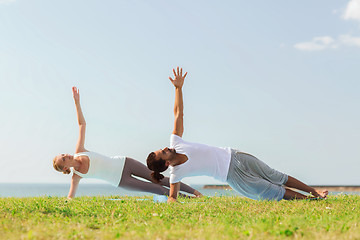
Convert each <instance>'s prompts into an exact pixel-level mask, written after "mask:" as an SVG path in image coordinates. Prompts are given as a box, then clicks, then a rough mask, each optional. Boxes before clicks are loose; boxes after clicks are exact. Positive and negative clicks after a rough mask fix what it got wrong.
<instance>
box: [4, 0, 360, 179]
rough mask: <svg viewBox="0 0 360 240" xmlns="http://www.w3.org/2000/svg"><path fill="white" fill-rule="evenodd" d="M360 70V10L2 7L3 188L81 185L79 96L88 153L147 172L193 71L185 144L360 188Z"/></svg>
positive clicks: (160, 3) (138, 4) (323, 6)
mask: <svg viewBox="0 0 360 240" xmlns="http://www.w3.org/2000/svg"><path fill="white" fill-rule="evenodd" d="M359 63H360V0H350V1H349V0H348V1H335V0H326V1H325V0H319V1H265V0H263V1H256V2H254V1H253V2H251V1H242V0H240V1H238V0H229V1H212V0H210V1H209V0H206V1H205V0H199V1H192V0H181V1H178V0H174V1H166V0H153V1H147V0H133V1H124V0H122V1H115V0H109V1H95V0H86V1H85V0H79V1H69V0H63V1H45V0H26V1H25V0H0V111H1V115H0V116H1V118H0V182H1V183H11V182H17V183H20V182H26V183H69V181H70V178H71V176H66V175H63V174H61V173H59V172H56V171H55V170H54V169H53V167H52V159H53V157H54V156H55V155H57V154H60V153H71V154H72V153H74V151H75V144H76V140H77V137H78V126H77V120H76V112H75V106H74V102H73V99H72V92H71V87H72V86H77V87H78V88H79V89H80V98H81V104H82V108H83V112H84V115H85V119H86V122H87V133H86V143H85V147H86V148H87V149H88V150H91V151H95V152H98V153H101V154H104V155H107V156H116V155H122V156H128V157H132V158H135V159H137V160H139V161H140V162H142V163H145V159H146V157H147V155H148V153H149V152H151V151H154V150H157V149H160V148H163V147H165V146H168V145H169V138H170V134H171V132H172V128H173V120H174V117H173V104H174V87H173V86H172V84H171V83H170V81H169V80H168V77H169V76H171V74H172V68H174V67H176V66H181V67H183V69H184V71H187V72H188V76H187V77H186V80H185V84H184V88H183V94H184V129H185V131H184V135H183V138H184V139H185V140H187V141H190V142H200V143H204V144H208V145H213V146H218V147H232V148H236V149H239V150H240V151H244V152H248V153H251V154H253V155H255V156H257V157H258V158H259V159H260V160H262V161H264V162H266V163H267V164H268V165H269V166H271V167H272V168H275V169H277V170H280V171H282V172H285V173H287V174H289V175H291V176H294V177H296V178H298V179H300V180H302V181H304V182H306V183H308V184H315V185H317V184H319V185H359V184H360V174H359V170H360V156H359V149H360V148H359V139H360V126H359V123H360V94H359V91H360V81H359V80H360V79H359V69H360V68H359ZM84 182H101V181H97V180H95V181H94V180H85V181H84ZM184 182H186V183H189V184H220V183H221V182H218V181H216V180H214V179H213V178H211V177H192V178H186V179H184Z"/></svg>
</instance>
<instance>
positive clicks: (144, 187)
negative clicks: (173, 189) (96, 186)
mask: <svg viewBox="0 0 360 240" xmlns="http://www.w3.org/2000/svg"><path fill="white" fill-rule="evenodd" d="M131 160H132V161H131ZM131 160H130V161H129V158H126V160H125V164H124V170H123V173H122V176H121V180H120V183H119V187H123V188H125V189H128V190H131V191H141V192H149V193H154V194H159V195H169V189H167V188H164V187H162V186H161V185H159V184H155V183H152V182H144V181H141V180H139V179H136V178H134V177H133V176H132V174H133V171H132V170H133V168H134V167H136V166H135V165H136V164H134V162H133V161H135V160H133V159H131ZM140 164H141V163H140ZM134 175H135V174H134Z"/></svg>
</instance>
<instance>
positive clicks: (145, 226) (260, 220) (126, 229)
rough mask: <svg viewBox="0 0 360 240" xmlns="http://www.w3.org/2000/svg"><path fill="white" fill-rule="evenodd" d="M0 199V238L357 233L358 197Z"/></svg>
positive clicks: (345, 236)
mask: <svg viewBox="0 0 360 240" xmlns="http://www.w3.org/2000/svg"><path fill="white" fill-rule="evenodd" d="M121 199H122V200H119V201H110V200H109V197H79V198H75V199H73V200H70V201H68V200H67V199H66V198H59V197H36V198H0V239H360V226H359V225H360V196H357V195H336V196H330V197H329V198H328V199H327V200H323V201H280V202H270V201H253V200H249V199H246V198H241V197H211V198H209V197H205V198H202V199H179V201H180V202H181V203H175V204H166V203H153V201H152V197H150V196H149V197H145V199H146V200H143V199H144V198H139V197H121Z"/></svg>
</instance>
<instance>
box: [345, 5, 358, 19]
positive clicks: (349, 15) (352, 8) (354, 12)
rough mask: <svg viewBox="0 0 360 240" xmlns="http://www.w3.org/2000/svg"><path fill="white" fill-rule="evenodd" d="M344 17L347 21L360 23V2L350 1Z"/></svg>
mask: <svg viewBox="0 0 360 240" xmlns="http://www.w3.org/2000/svg"><path fill="white" fill-rule="evenodd" d="M343 17H344V19H346V20H349V19H353V20H357V21H360V0H350V2H349V3H348V4H347V6H346V9H345V13H344V16H343Z"/></svg>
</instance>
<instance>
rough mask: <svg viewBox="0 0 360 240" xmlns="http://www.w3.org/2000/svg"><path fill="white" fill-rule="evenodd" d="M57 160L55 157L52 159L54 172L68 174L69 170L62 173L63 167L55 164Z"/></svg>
mask: <svg viewBox="0 0 360 240" xmlns="http://www.w3.org/2000/svg"><path fill="white" fill-rule="evenodd" d="M57 159H58V157H57V156H56V157H54V159H53V167H54V169H55V170H56V171H58V172H62V173H63V174H70V172H71V171H70V169H67V170H66V171H64V170H63V167H60V166H59V165H58V164H57V161H56V160H57Z"/></svg>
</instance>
